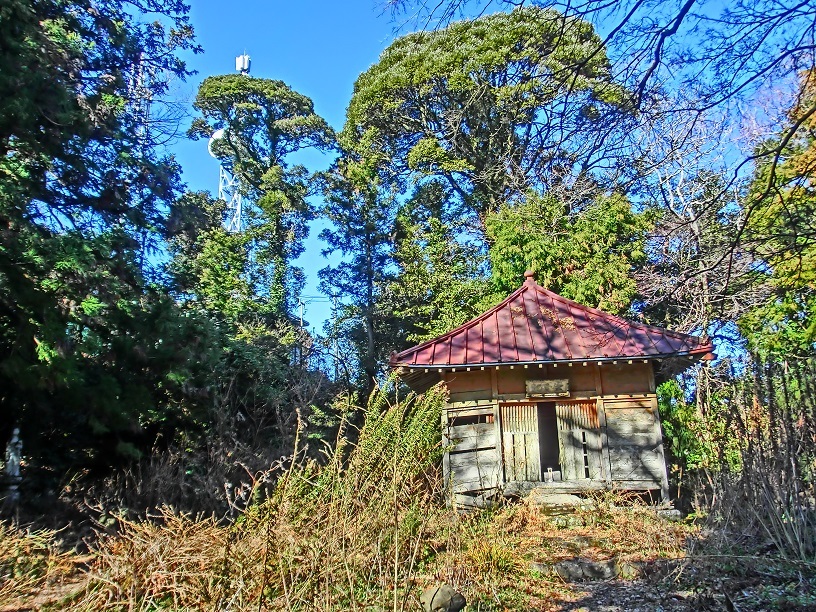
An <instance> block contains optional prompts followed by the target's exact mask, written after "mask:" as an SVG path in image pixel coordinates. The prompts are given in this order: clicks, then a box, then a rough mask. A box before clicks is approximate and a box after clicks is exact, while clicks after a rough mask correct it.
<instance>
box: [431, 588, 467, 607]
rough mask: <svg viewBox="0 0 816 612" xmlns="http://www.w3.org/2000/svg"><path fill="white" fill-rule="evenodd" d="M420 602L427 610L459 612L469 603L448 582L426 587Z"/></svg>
mask: <svg viewBox="0 0 816 612" xmlns="http://www.w3.org/2000/svg"><path fill="white" fill-rule="evenodd" d="M419 602H420V603H421V604H422V609H423V610H424V611H425V612H459V611H460V610H462V609H464V607H465V604H466V603H467V602H466V601H465V598H464V596H463V595H462V594H461V593H458V592H456V591H455V590H454V589H453V588H452V587H450V586H449V585H447V584H443V585H441V586H438V587H431V588H428V589H425V590H424V591H423V592H422V595H420V597H419Z"/></svg>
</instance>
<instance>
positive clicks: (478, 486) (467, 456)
mask: <svg viewBox="0 0 816 612" xmlns="http://www.w3.org/2000/svg"><path fill="white" fill-rule="evenodd" d="M442 425H443V432H444V435H443V443H444V444H445V445H446V446H449V447H450V449H449V450H448V452H447V453H446V454H445V459H444V462H445V478H446V482H447V483H448V485H449V486H450V488H451V490H452V491H453V492H454V493H460V492H463V491H480V490H484V489H493V488H496V487H498V486H499V482H500V475H499V472H500V470H501V461H500V459H499V450H498V445H497V443H496V427H497V425H496V410H495V407H494V406H486V407H476V408H461V409H456V408H453V409H449V410H446V411H445V413H444V414H443V415H442Z"/></svg>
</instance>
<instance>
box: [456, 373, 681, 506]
mask: <svg viewBox="0 0 816 612" xmlns="http://www.w3.org/2000/svg"><path fill="white" fill-rule="evenodd" d="M443 376H444V380H445V384H446V385H447V387H448V390H449V392H450V398H449V403H448V408H447V410H446V411H445V414H444V415H443V417H442V420H443V428H444V432H445V443H446V444H448V445H450V450H449V452H447V453H446V454H445V459H444V464H445V465H444V469H445V477H446V480H447V482H448V483H449V484H450V486H451V490H452V492H454V493H456V494H461V493H470V494H471V495H473V494H476V493H478V492H481V491H486V490H489V489H493V488H496V487H501V486H503V485H505V484H506V483H510V482H539V481H542V480H543V479H544V476H545V474H544V473H545V471H546V470H545V468H544V463H543V462H546V463H547V467H550V468H551V469H553V470H554V471H557V469H558V468H560V478H561V480H562V481H563V482H566V483H569V482H574V483H586V486H587V487H588V488H597V487H598V486H599V485H600V486H607V487H609V486H615V485H616V484H617V485H619V486H625V487H630V488H642V489H649V488H660V489H662V490H663V494H664V496H666V495H667V487H668V485H667V478H666V467H665V459H664V456H663V445H662V435H661V430H660V420H659V415H658V412H657V399H656V397H655V395H654V389H655V383H654V374H653V369H652V366H651V364H649V363H643V362H635V363H626V362H624V363H618V364H611V363H603V364H600V365H599V364H597V363H587V364H586V365H583V364H580V363H575V364H573V365H572V366H569V365H567V364H560V365H559V366H557V367H556V366H553V365H552V364H549V365H546V366H543V367H538V366H536V365H530V366H529V367H524V366H523V365H521V366H514V367H513V368H510V367H509V366H502V367H500V368H498V369H491V368H486V369H485V370H482V369H481V368H474V369H473V370H471V371H456V372H452V371H448V372H445V373H444V374H443ZM528 379H529V380H551V379H561V380H563V379H568V380H569V386H570V388H569V392H570V397H569V398H557V399H556V398H552V399H546V398H541V399H539V398H536V399H535V400H533V399H532V398H528V397H527V396H526V387H525V384H526V381H527V380H528ZM544 406H548V408H546V413H547V414H548V415H549V416H548V417H547V418H546V419H545V418H544V417H543V415H544V413H545V410H544V409H543V407H544ZM553 407H554V410H553ZM553 420H554V421H555V422H553ZM544 423H546V424H544ZM556 424H557V430H556V428H555V425H556ZM542 428H544V429H547V433H546V435H551V439H549V440H547V441H545V440H544V438H545V437H546V436H545V432H543V431H542ZM556 446H557V448H554V447H556ZM459 497H461V495H457V499H458V498H459Z"/></svg>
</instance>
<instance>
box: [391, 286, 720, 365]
mask: <svg viewBox="0 0 816 612" xmlns="http://www.w3.org/2000/svg"><path fill="white" fill-rule="evenodd" d="M525 276H526V280H525V281H524V284H523V285H522V286H521V287H520V288H519V289H517V290H516V291H515V292H513V293H512V294H511V295H510V296H508V297H507V299H505V300H504V301H503V302H501V303H500V304H499V305H498V306H495V307H494V308H491V309H490V310H488V311H487V312H485V313H484V314H482V315H479V316H478V317H476V318H475V319H473V320H472V321H468V322H467V323H465V324H464V325H461V326H459V327H457V328H456V329H454V330H453V331H450V332H448V333H447V334H444V335H442V336H439V337H438V338H434V339H433V340H429V341H427V342H425V343H423V344H420V345H418V346H415V347H412V348H409V349H407V350H405V351H402V352H401V353H397V354H394V355H392V356H391V360H390V363H391V366H392V367H395V366H407V367H428V366H433V367H437V368H439V367H457V366H468V365H496V364H502V363H551V362H561V361H590V360H592V361H608V360H614V359H650V358H651V359H657V358H664V357H673V356H679V355H698V356H702V355H705V354H707V353H710V352H712V351H713V346H712V344H711V343H710V342H709V341H707V340H704V339H702V338H698V337H696V336H690V335H688V334H681V333H679V332H672V331H669V330H666V329H663V328H661V327H654V326H650V325H644V324H642V323H633V322H631V321H626V320H625V319H622V318H620V317H617V316H615V315H611V314H608V313H605V312H602V311H600V310H597V309H595V308H589V307H587V306H582V305H581V304H578V303H577V302H573V301H572V300H568V299H566V298H563V297H561V296H560V295H558V294H556V293H553V292H552V291H548V290H547V289H544V288H543V287H541V286H540V285H538V284H537V283H536V282H535V280H534V279H533V275H532V273H530V272H528V273H527V274H525Z"/></svg>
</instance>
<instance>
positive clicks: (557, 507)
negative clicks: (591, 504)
mask: <svg viewBox="0 0 816 612" xmlns="http://www.w3.org/2000/svg"><path fill="white" fill-rule="evenodd" d="M527 502H528V503H530V504H532V505H534V506H538V507H539V508H541V509H543V510H545V511H554V512H558V511H570V510H575V509H576V508H581V507H583V506H585V505H586V503H587V502H586V500H584V499H581V498H580V497H578V496H577V495H569V494H567V493H547V492H545V491H543V490H541V489H535V490H533V491H532V493H530V495H529V496H528V497H527Z"/></svg>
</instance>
